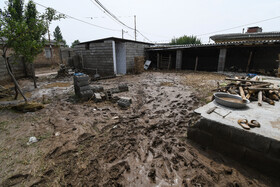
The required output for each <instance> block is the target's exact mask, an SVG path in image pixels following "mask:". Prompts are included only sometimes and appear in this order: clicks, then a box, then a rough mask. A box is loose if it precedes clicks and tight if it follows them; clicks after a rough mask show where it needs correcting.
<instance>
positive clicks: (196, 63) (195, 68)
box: [194, 56, 198, 71]
mask: <svg viewBox="0 0 280 187" xmlns="http://www.w3.org/2000/svg"><path fill="white" fill-rule="evenodd" d="M197 66H198V56H197V57H196V59H195V67H194V71H197Z"/></svg>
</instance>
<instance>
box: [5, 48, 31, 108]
mask: <svg viewBox="0 0 280 187" xmlns="http://www.w3.org/2000/svg"><path fill="white" fill-rule="evenodd" d="M3 57H4V61H5V65H6V67H7V71H8V73H9V75H10V76H11V78H12V80H13V82H14V84H15V87H16V88H17V90H18V91H19V93H20V94H21V96H22V97H23V99H24V101H25V102H26V103H27V99H26V97H25V96H24V94H23V92H22V90H21V88H20V86H19V84H18V82H17V80H16V79H15V76H14V75H13V73H12V72H11V70H10V68H9V67H11V65H10V63H9V61H8V60H7V57H6V54H5V53H4V54H3Z"/></svg>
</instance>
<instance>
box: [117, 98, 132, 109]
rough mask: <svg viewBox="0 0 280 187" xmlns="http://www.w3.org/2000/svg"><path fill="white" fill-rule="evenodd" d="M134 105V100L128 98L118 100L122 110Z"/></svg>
mask: <svg viewBox="0 0 280 187" xmlns="http://www.w3.org/2000/svg"><path fill="white" fill-rule="evenodd" d="M131 103H132V100H131V99H130V98H128V97H121V98H120V99H119V100H118V105H119V106H120V107H122V108H128V107H129V106H130V105H131Z"/></svg>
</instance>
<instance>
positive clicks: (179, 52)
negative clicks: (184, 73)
mask: <svg viewBox="0 0 280 187" xmlns="http://www.w3.org/2000/svg"><path fill="white" fill-rule="evenodd" d="M182 56H183V53H182V50H177V52H176V70H181V69H182Z"/></svg>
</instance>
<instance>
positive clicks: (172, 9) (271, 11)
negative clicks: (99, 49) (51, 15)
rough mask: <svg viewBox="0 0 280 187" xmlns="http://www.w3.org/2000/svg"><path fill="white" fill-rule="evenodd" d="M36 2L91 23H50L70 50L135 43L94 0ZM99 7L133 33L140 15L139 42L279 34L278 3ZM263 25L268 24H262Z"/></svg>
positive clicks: (108, 2) (207, 1)
mask: <svg viewBox="0 0 280 187" xmlns="http://www.w3.org/2000/svg"><path fill="white" fill-rule="evenodd" d="M5 1H6V0H0V8H3V7H5V6H6V5H5V3H4V2H5ZM25 2H27V0H25ZM34 2H36V3H39V4H42V5H44V6H47V7H52V8H54V9H55V10H57V11H60V12H62V13H65V14H67V15H69V16H72V17H74V18H76V19H79V20H82V21H85V22H87V23H89V24H86V23H83V22H81V21H77V20H74V19H72V18H67V19H64V20H61V21H56V22H53V23H52V25H51V28H50V29H51V32H53V30H54V28H55V27H56V26H57V25H59V27H60V28H61V31H62V34H63V37H64V39H65V40H66V41H67V43H68V44H69V45H70V44H71V43H72V42H73V41H74V40H76V39H78V40H80V41H81V42H82V41H89V40H95V39H100V38H104V37H111V36H114V37H122V29H123V30H125V31H126V32H125V33H124V38H126V39H134V31H133V30H131V29H129V28H127V27H125V26H123V25H121V24H120V23H118V22H117V21H114V20H113V19H112V18H111V17H109V16H108V14H106V13H104V11H102V9H101V8H100V7H99V6H98V5H97V3H96V2H95V0H79V1H78V0H34ZM99 2H100V3H102V5H103V6H104V7H105V8H107V9H108V10H109V11H110V12H111V13H112V14H114V15H115V16H116V17H117V18H118V19H119V20H120V21H122V22H123V23H125V24H126V25H127V26H129V27H134V15H136V20H137V21H136V23H137V29H138V30H139V31H140V32H141V33H142V34H143V35H144V36H145V37H146V38H144V37H143V36H141V35H140V34H139V33H138V34H137V40H140V41H147V42H148V41H152V42H157V43H159V42H165V43H166V42H169V41H170V40H171V39H172V38H173V37H179V36H182V35H195V36H198V38H200V39H201V40H202V41H203V43H208V42H209V36H211V35H214V34H222V33H238V32H239V33H240V32H242V28H245V29H246V28H247V27H248V26H261V27H262V28H263V32H269V31H280V11H279V8H280V0H172V1H171V0H99ZM37 9H38V10H39V11H40V12H43V11H44V8H43V7H40V6H38V5H37ZM270 18H274V19H270ZM267 19H269V20H267ZM262 20H267V21H263V22H259V21H262ZM256 22H259V23H256ZM251 23H253V24H251ZM247 24H248V25H247ZM93 25H97V26H101V27H104V28H105V29H104V28H100V27H96V26H93ZM242 25H243V26H242ZM235 27H238V28H235ZM230 28H234V29H230ZM226 29H229V30H226Z"/></svg>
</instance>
